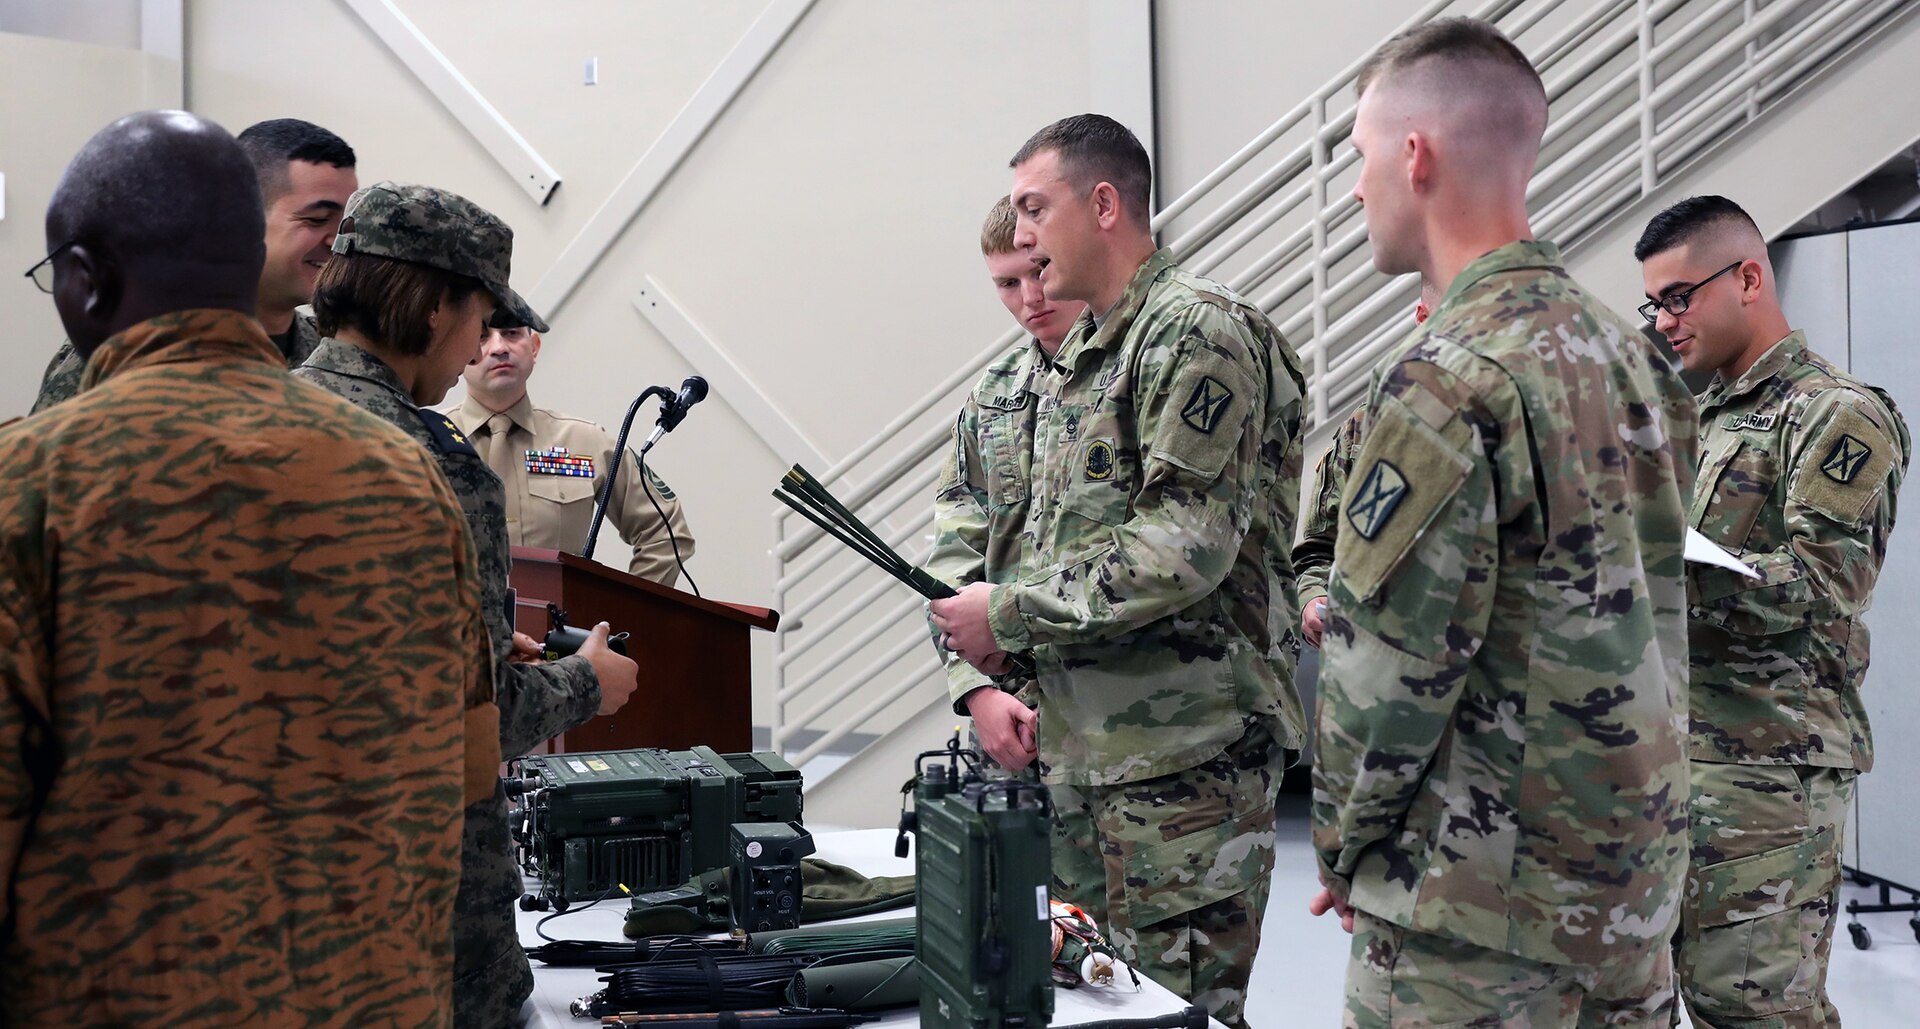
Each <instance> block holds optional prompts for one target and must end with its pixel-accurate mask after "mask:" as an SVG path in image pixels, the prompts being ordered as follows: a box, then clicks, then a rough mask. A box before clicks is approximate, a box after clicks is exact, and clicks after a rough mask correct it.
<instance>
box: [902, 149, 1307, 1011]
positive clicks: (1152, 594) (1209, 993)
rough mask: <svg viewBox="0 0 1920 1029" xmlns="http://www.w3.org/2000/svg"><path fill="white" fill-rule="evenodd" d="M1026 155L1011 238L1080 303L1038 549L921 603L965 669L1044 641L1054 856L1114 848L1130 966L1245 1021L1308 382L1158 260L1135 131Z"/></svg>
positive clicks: (1047, 418) (1293, 735)
mask: <svg viewBox="0 0 1920 1029" xmlns="http://www.w3.org/2000/svg"><path fill="white" fill-rule="evenodd" d="M1012 163H1013V166H1014V168H1015V184H1014V190H1013V205H1014V209H1015V211H1016V213H1017V217H1018V226H1017V229H1016V233H1015V243H1016V245H1017V246H1019V247H1020V248H1022V249H1023V250H1026V251H1027V252H1028V255H1029V256H1030V257H1031V258H1033V259H1034V261H1035V262H1036V263H1038V264H1040V265H1041V266H1042V271H1041V283H1042V286H1043V287H1044V289H1045V291H1046V295H1047V296H1048V297H1049V298H1050V299H1067V298H1071V299H1079V300H1085V301H1087V303H1088V305H1089V306H1088V313H1087V315H1085V316H1082V317H1081V318H1080V320H1079V321H1078V323H1077V324H1075V326H1074V328H1073V331H1072V333H1071V334H1070V335H1069V336H1068V337H1067V339H1066V341H1065V342H1064V343H1063V344H1062V346H1061V348H1060V352H1059V354H1058V355H1057V356H1056V357H1055V358H1054V359H1053V361H1051V362H1049V367H1048V368H1047V369H1046V385H1045V388H1044V389H1043V390H1041V391H1040V393H1041V398H1042V399H1041V407H1040V409H1039V410H1038V412H1037V416H1036V417H1037V420H1036V426H1035V451H1034V452H1035V455H1036V456H1035V464H1034V475H1033V480H1032V483H1031V487H1032V507H1031V508H1030V509H1029V511H1028V514H1027V518H1026V528H1025V529H1024V541H1023V544H1022V545H1023V547H1025V548H1030V557H1029V558H1028V559H1027V560H1026V561H1025V566H1024V567H1023V568H1022V570H1021V574H1020V575H1019V576H1018V577H1017V579H1015V580H1013V581H1007V582H1001V583H994V584H988V583H974V584H972V585H969V586H967V587H966V588H964V589H963V590H962V591H961V593H960V596H958V597H955V598H952V599H949V600H941V601H935V602H933V604H932V608H933V613H934V619H935V624H936V625H937V626H938V627H939V628H941V629H942V630H943V631H944V632H945V633H946V635H947V638H948V644H949V649H953V650H956V651H957V652H959V653H960V654H962V655H963V656H964V657H966V658H967V659H968V660H970V661H972V662H974V663H975V665H976V667H978V666H979V665H980V664H981V663H982V662H987V663H991V662H992V661H993V660H994V659H995V658H996V657H997V656H998V655H1001V654H1028V655H1030V656H1031V659H1032V660H1033V662H1034V665H1035V667H1036V670H1037V675H1036V678H1037V681H1038V687H1039V694H1040V700H1039V725H1038V728H1039V733H1038V749H1039V759H1040V770H1041V773H1042V778H1043V779H1044V781H1045V782H1046V783H1047V784H1048V786H1049V788H1050V791H1051V793H1052V796H1053V800H1054V805H1055V807H1056V808H1057V809H1058V810H1059V812H1060V815H1061V820H1060V825H1061V831H1060V833H1059V835H1057V837H1056V840H1055V846H1054V853H1055V854H1056V855H1062V854H1069V855H1070V854H1074V853H1079V854H1095V853H1097V854H1098V855H1099V856H1100V859H1101V869H1100V878H1101V879H1102V880H1103V883H1104V890H1105V898H1104V900H1105V904H1104V905H1100V904H1099V903H1097V902H1096V903H1095V904H1093V905H1091V906H1092V907H1094V908H1095V909H1096V910H1103V911H1104V914H1105V916H1106V924H1107V926H1108V928H1109V929H1110V930H1111V931H1112V935H1113V936H1114V938H1115V942H1116V943H1117V944H1118V945H1119V946H1120V948H1121V949H1122V951H1123V953H1124V954H1125V956H1126V958H1127V959H1128V960H1129V961H1131V962H1133V963H1134V964H1136V965H1137V966H1138V968H1139V969H1140V971H1141V972H1142V973H1144V974H1146V975H1149V976H1151V977H1152V978H1153V979H1155V980H1156V981H1158V982H1160V983H1161V984H1163V985H1165V986H1167V987H1168V988H1169V989H1171V990H1173V991H1174V992H1176V993H1178V994H1180V995H1181V996H1184V997H1187V998H1189V999H1191V1000H1192V1001H1193V1002H1195V1003H1197V1004H1200V1005H1203V1006H1205V1007H1206V1008H1207V1009H1208V1010H1209V1011H1211V1012H1212V1013H1213V1015H1214V1016H1215V1017H1216V1018H1218V1019H1220V1020H1221V1021H1222V1022H1225V1023H1227V1024H1228V1025H1234V1026H1240V1025H1244V1024H1245V1019H1244V1014H1243V1012H1244V1005H1245V998H1246V986H1247V979H1248V974H1249V972H1250V970H1251V968H1252V964H1253V959H1254V955H1255V952H1256V950H1257V947H1258V943H1259V932H1260V919H1261V915H1262V912H1263V911H1264V910H1265V906H1266V897H1267V886H1268V879H1269V875H1270V873H1271V871H1272V868H1273V838H1274V824H1273V819H1274V812H1273V799H1274V791H1275V788H1276V785H1277V782H1278V780H1279V776H1280V772H1281V769H1282V768H1283V767H1284V764H1285V760H1286V750H1287V749H1288V748H1297V747H1298V746H1299V744H1300V742H1301V729H1302V721H1303V719H1302V716H1301V713H1300V703H1299V699H1298V697H1297V695H1296V694H1295V693H1294V691H1293V678H1292V672H1293V648H1294V640H1293V637H1292V633H1291V631H1290V630H1291V627H1292V626H1293V624H1294V623H1295V621H1296V619H1297V618H1298V606H1297V604H1296V600H1295V593H1294V584H1293V571H1292V566H1291V562H1290V559H1289V557H1288V553H1287V547H1288V544H1289V543H1290V542H1291V540H1292V536H1293V522H1294V514H1295V509H1296V507H1297V505H1298V498H1299V476H1300V434H1299V428H1300V412H1301V397H1302V395H1303V391H1304V387H1303V380H1302V377H1301V375H1300V373H1299V369H1298V363H1297V359H1296V358H1295V357H1294V355H1293V352H1292V350H1291V349H1290V348H1288V346H1287V345H1286V342H1285V341H1284V340H1283V339H1281V337H1280V333H1279V331H1278V330H1277V329H1275V328H1274V326H1273V324H1272V323H1271V322H1270V321H1268V320H1267V318H1266V316H1265V315H1264V314H1262V313H1261V312H1260V311H1259V310H1258V309H1257V308H1255V307H1253V306H1252V305H1250V304H1248V303H1247V302H1245V301H1243V300H1241V299H1240V298H1239V297H1237V296H1235V295H1234V294H1233V293H1232V292H1230V291H1228V290H1227V289H1226V288H1225V287H1223V286H1220V285H1219V284H1217V283H1214V282H1211V281H1209V280H1206V279H1202V278H1200V277H1198V276H1194V275H1190V274H1188V273H1186V272H1184V271H1182V270H1180V269H1179V268H1178V267H1176V266H1175V265H1174V263H1173V260H1172V256H1171V255H1170V254H1168V253H1166V252H1164V251H1160V252H1156V251H1155V249H1154V245H1153V240H1152V237H1151V235H1150V234H1149V233H1148V231H1147V215H1146V204H1147V196H1148V183H1149V179H1150V170H1149V167H1148V163H1147V158H1146V153H1145V151H1144V150H1143V149H1141V147H1140V144H1139V142H1138V141H1137V140H1136V139H1134V137H1133V135H1132V133H1130V132H1128V131H1127V130H1126V129H1125V128H1124V127H1122V126H1120V125H1119V124H1118V123H1116V122H1114V121H1112V120H1111V119H1108V118H1104V117H1101V116H1098V115H1081V116H1077V117H1073V118H1068V119H1065V120H1063V121H1061V122H1058V123H1056V124H1054V125H1052V126H1049V127H1048V128H1046V129H1043V130H1041V132H1040V133H1038V134H1036V135H1035V136H1034V137H1033V138H1032V139H1031V140H1029V141H1028V142H1027V144H1026V146H1024V147H1023V148H1022V149H1021V151H1020V153H1019V154H1018V155H1016V157H1015V158H1014V161H1013V162H1012ZM1095 312H1099V315H1098V317H1094V314H1095ZM1068 899H1070V900H1073V901H1075V902H1078V903H1082V904H1083V906H1089V905H1087V904H1086V903H1085V901H1086V900H1087V899H1088V898H1083V897H1069V898H1068Z"/></svg>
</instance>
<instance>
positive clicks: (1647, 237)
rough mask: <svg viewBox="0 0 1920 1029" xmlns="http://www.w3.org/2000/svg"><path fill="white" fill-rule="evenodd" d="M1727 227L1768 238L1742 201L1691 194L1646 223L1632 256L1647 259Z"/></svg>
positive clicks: (1761, 238)
mask: <svg viewBox="0 0 1920 1029" xmlns="http://www.w3.org/2000/svg"><path fill="white" fill-rule="evenodd" d="M1728 229H1734V230H1745V231H1746V232H1750V233H1752V234H1753V236H1754V238H1756V239H1759V240H1762V241H1764V240H1765V239H1766V237H1765V236H1763V235H1761V234H1760V226H1758V225H1756V224H1754V221H1753V216H1752V215H1749V214H1748V213H1747V212H1746V209H1745V208H1743V207H1741V206H1740V205H1739V204H1736V203H1734V202H1733V201H1731V200H1728V199H1727V198H1726V197H1723V196H1714V195H1711V194H1710V195H1707V196H1694V197H1688V198H1686V199H1685V200H1682V201H1680V202H1679V203H1677V204H1674V205H1673V206H1672V207H1669V208H1667V209H1666V210H1664V211H1661V212H1660V213H1659V214H1656V215H1654V216H1653V220H1652V221H1649V222H1647V228H1646V230H1645V231H1644V232H1642V233H1640V242H1638V243H1635V244H1634V245H1633V259H1634V260H1636V261H1644V260H1646V259H1647V258H1649V257H1652V256H1653V255H1655V254H1664V253H1666V252H1667V251H1669V250H1672V249H1674V248H1676V247H1683V246H1686V245H1687V244H1688V243H1691V242H1693V241H1694V240H1696V239H1701V238H1704V237H1706V236H1708V235H1717V234H1719V233H1721V232H1724V231H1726V230H1728Z"/></svg>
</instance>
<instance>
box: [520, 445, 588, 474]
mask: <svg viewBox="0 0 1920 1029" xmlns="http://www.w3.org/2000/svg"><path fill="white" fill-rule="evenodd" d="M527 471H528V472H529V473H531V474H533V475H563V476H567V477H569V478H575V479H591V478H593V458H591V457H588V456H587V455H585V454H575V453H573V452H571V451H569V450H568V449H567V448H566V447H554V448H553V449H551V450H529V451H527Z"/></svg>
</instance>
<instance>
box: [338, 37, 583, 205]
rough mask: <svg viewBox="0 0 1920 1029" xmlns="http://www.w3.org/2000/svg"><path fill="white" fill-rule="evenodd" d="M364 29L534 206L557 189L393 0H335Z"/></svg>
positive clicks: (556, 181)
mask: <svg viewBox="0 0 1920 1029" xmlns="http://www.w3.org/2000/svg"><path fill="white" fill-rule="evenodd" d="M341 2H342V3H344V4H346V5H347V6H348V7H349V8H351V9H352V10H353V13H355V14H357V15H359V16H360V20H361V21H364V22H366V23H367V28H369V29H372V30H373V34H374V35H376V36H378V37H380V41H381V42H382V43H385V44H386V45H387V49H389V50H391V51H393V55H394V56H395V57H398V58H400V62H401V63H402V64H405V65H406V66H407V69H408V70H409V71H411V72H413V74H414V77H415V78H417V79H419V80H420V84H421V85H423V86H425V87H427V91H428V92H430V93H432V94H433V96H434V99H436V100H439V101H440V104H441V106H443V107H445V108H446V109H447V113H449V114H451V115H453V116H454V118H455V119H457V120H458V121H459V122H460V124H461V125H462V126H464V127H465V128H466V130H467V131H468V132H469V133H472V135H473V138H474V139H475V140H477V141H478V142H479V143H480V145H481V146H482V147H484V148H485V149H486V151H487V153H489V154H492V155H493V159H494V160H495V161H498V162H499V164H500V167H501V168H502V169H504V170H505V171H506V173H507V174H508V175H510V176H512V178H513V180H514V181H515V182H516V183H518V184H519V186H520V188H521V189H523V190H525V191H526V194H527V195H528V196H530V197H532V198H533V202H534V203H536V204H542V205H544V204H545V203H546V202H547V198H548V197H551V196H552V195H553V191H554V189H555V188H556V187H558V186H559V185H560V173H559V172H557V171H555V170H554V168H553V166H552V165H550V164H548V163H547V162H546V159H545V158H542V157H541V156H540V154H539V152H538V151H536V150H534V148H533V144H531V143H528V142H527V141H526V138H525V137H523V136H521V135H520V133H519V132H517V131H516V130H515V129H514V127H513V126H512V125H511V124H509V123H508V122H507V119H506V117H505V116H503V115H502V114H501V113H500V112H499V111H497V110H495V109H494V106H493V105H492V104H490V103H488V102H487V98H486V97H484V96H481V95H480V91H479V90H478V89H475V88H474V86H473V83H471V82H468V81H467V77H466V76H465V75H462V74H460V69H458V68H456V67H454V66H453V62H452V61H449V60H447V55H445V54H443V53H441V52H440V48H438V47H436V46H434V45H433V43H432V41H430V40H428V39H427V37H426V35H425V34H423V33H422V32H421V31H420V29H419V28H418V27H417V26H415V25H414V24H413V22H412V21H411V20H410V19H408V17H407V16H406V15H405V14H402V13H401V12H400V8H399V7H398V6H396V5H395V4H394V0H341Z"/></svg>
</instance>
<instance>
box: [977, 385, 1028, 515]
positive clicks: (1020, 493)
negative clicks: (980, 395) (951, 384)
mask: <svg viewBox="0 0 1920 1029" xmlns="http://www.w3.org/2000/svg"><path fill="white" fill-rule="evenodd" d="M994 399H997V400H999V401H1000V402H1001V404H1004V405H1008V406H992V405H990V404H989V403H987V402H981V404H980V454H981V458H982V460H983V461H985V462H986V465H987V467H985V468H983V469H980V470H979V473H980V474H981V477H982V478H984V479H985V480H986V487H987V503H988V504H990V505H992V506H994V507H1009V506H1011V505H1014V504H1018V503H1022V502H1023V501H1025V500H1026V499H1027V497H1028V495H1029V493H1030V490H1031V487H1030V486H1029V485H1028V483H1029V481H1030V480H1031V478H1032V474H1033V420H1034V410H1033V405H1032V403H1031V402H1029V400H1028V398H1027V396H1026V395H1025V394H1022V395H1021V396H1020V397H1019V398H1018V400H1017V401H1016V400H1008V399H1006V398H994Z"/></svg>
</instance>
